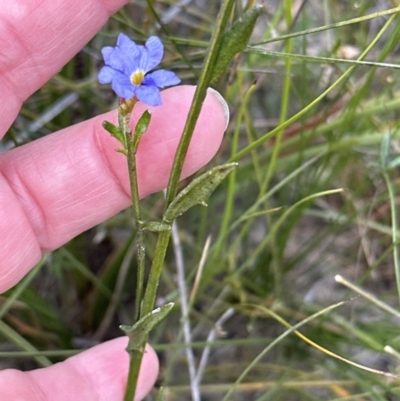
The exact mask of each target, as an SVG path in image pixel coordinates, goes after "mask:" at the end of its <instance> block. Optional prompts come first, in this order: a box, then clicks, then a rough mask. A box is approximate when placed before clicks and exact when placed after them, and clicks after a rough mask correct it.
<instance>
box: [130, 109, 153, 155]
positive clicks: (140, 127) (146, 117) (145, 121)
mask: <svg viewBox="0 0 400 401" xmlns="http://www.w3.org/2000/svg"><path fill="white" fill-rule="evenodd" d="M150 120H151V112H150V111H149V110H146V111H145V112H144V113H143V114H142V116H141V117H140V118H139V121H138V122H137V124H136V127H135V136H134V137H133V149H134V152H135V153H136V151H137V148H138V146H139V141H140V138H141V136H142V135H143V134H144V133H145V132H146V131H147V128H149V124H150Z"/></svg>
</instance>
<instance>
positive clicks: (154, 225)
mask: <svg viewBox="0 0 400 401" xmlns="http://www.w3.org/2000/svg"><path fill="white" fill-rule="evenodd" d="M144 229H145V230H148V231H151V232H153V233H160V232H162V231H170V230H171V224H167V223H163V222H161V221H149V222H148V223H147V224H146V225H145V226H144Z"/></svg>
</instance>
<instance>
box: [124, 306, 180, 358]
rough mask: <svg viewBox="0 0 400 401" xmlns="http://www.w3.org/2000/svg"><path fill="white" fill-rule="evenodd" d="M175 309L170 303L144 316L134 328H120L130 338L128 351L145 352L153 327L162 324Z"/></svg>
mask: <svg viewBox="0 0 400 401" xmlns="http://www.w3.org/2000/svg"><path fill="white" fill-rule="evenodd" d="M173 307H174V303H173V302H170V303H168V304H166V305H163V306H161V307H160V308H157V309H154V310H153V311H152V312H150V313H148V314H147V315H145V316H143V317H142V318H141V319H140V320H139V321H138V322H136V323H135V324H134V325H133V326H125V325H121V326H119V327H120V329H121V330H122V331H124V332H125V334H126V335H127V336H128V337H129V342H128V346H127V347H126V350H127V351H128V352H130V351H139V352H144V347H145V345H146V342H147V337H148V336H149V333H150V331H151V330H152V329H153V327H154V326H155V325H156V324H158V323H159V322H161V320H163V319H164V318H165V316H167V315H168V313H169V312H170V311H171V309H172V308H173Z"/></svg>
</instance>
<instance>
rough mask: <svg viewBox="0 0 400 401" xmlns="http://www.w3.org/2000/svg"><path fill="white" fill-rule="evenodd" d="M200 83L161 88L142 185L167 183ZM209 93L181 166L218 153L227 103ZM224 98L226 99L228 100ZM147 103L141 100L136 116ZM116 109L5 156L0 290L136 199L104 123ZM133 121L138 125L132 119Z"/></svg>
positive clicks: (0, 173) (141, 163) (143, 157)
mask: <svg viewBox="0 0 400 401" xmlns="http://www.w3.org/2000/svg"><path fill="white" fill-rule="evenodd" d="M194 91H195V88H194V87H190V86H180V87H175V88H171V89H168V90H165V91H163V92H162V98H163V104H162V106H158V107H152V108H150V109H151V111H152V119H151V123H150V126H149V129H148V131H147V132H146V133H145V134H144V136H143V137H142V140H141V142H140V145H139V150H138V154H137V172H138V181H139V192H140V195H141V196H146V195H148V194H150V193H153V192H156V191H158V190H160V189H162V188H165V186H166V185H167V182H168V177H169V173H170V170H171V166H172V162H173V158H174V155H175V151H176V148H177V144H178V141H179V139H180V136H181V134H182V130H183V127H184V124H185V120H186V116H187V114H188V111H189V108H190V104H191V101H192V99H193V95H194ZM221 99H222V98H221V97H220V95H218V96H216V95H214V94H212V93H208V95H207V97H206V100H205V102H204V104H203V108H202V112H201V113H200V117H199V120H198V123H197V125H196V129H195V132H194V135H193V140H192V142H191V145H190V148H189V152H188V155H187V158H186V161H185V164H184V168H183V174H182V175H183V177H187V176H188V175H191V174H193V173H194V172H195V171H196V170H198V169H199V168H200V167H202V166H203V165H205V164H206V163H207V162H208V161H209V160H210V159H211V158H212V157H213V156H214V154H215V153H216V151H217V150H218V148H219V145H220V143H221V140H222V136H223V132H224V129H225V126H226V123H227V114H226V108H225V106H226V103H224V101H223V99H222V100H221ZM223 104H225V106H223ZM144 110H145V106H144V105H142V104H138V105H137V107H135V111H134V113H133V116H132V120H133V121H135V120H137V119H138V117H139V116H140V115H141V113H142V112H143V111H144ZM105 118H106V119H107V120H110V121H114V122H115V120H116V113H115V112H111V113H109V114H107V115H105V116H104V115H103V116H99V117H96V118H93V119H91V120H89V121H85V122H83V123H81V124H78V125H76V126H73V127H69V128H67V129H64V130H62V131H59V132H58V133H56V134H52V135H49V136H47V137H44V138H42V139H39V140H37V141H34V142H32V143H29V144H27V145H24V146H22V147H20V148H16V149H14V150H12V151H10V152H7V153H5V154H3V155H0V211H1V213H2V216H1V218H0V232H1V233H6V235H2V236H0V249H1V250H2V255H1V258H0V293H1V292H2V291H4V290H6V289H8V288H10V287H11V286H12V285H14V284H15V283H16V282H17V281H18V280H19V279H21V277H22V276H23V275H25V274H26V272H27V271H28V270H29V269H30V268H31V267H32V266H33V265H34V264H35V263H37V262H38V260H39V259H40V257H41V254H42V252H47V251H50V250H53V249H55V248H58V247H59V246H61V245H62V244H64V243H65V242H67V241H68V240H69V239H71V238H73V237H74V236H76V235H77V234H79V233H81V232H83V231H85V230H87V229H89V228H90V227H93V226H94V225H96V224H98V223H100V222H102V221H104V220H106V219H107V218H109V217H111V216H113V215H114V214H116V213H118V212H119V211H121V210H122V209H124V208H126V207H128V206H129V204H130V196H129V194H130V190H129V181H128V170H127V162H126V157H125V156H123V155H122V154H120V153H117V152H115V149H116V148H118V147H120V145H119V143H118V142H117V141H116V140H115V139H114V138H112V137H111V136H110V135H109V134H108V133H107V132H106V131H104V129H103V128H102V126H101V123H102V121H103V120H104V119H105ZM134 124H135V123H134V122H133V123H132V126H134Z"/></svg>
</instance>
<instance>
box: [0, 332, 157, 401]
mask: <svg viewBox="0 0 400 401" xmlns="http://www.w3.org/2000/svg"><path fill="white" fill-rule="evenodd" d="M126 345H127V339H126V338H125V337H124V338H118V339H115V340H112V341H108V342H106V343H104V344H101V345H98V346H96V347H93V348H91V349H90V350H88V351H84V352H82V353H81V354H78V355H76V356H73V357H72V358H69V359H67V360H66V361H64V362H61V363H57V364H55V365H53V366H51V367H48V368H43V369H38V370H34V371H31V372H20V371H18V370H13V369H7V370H4V371H1V372H0V400H9V401H12V400H24V401H49V400H51V401H67V400H96V401H109V400H115V401H118V400H120V401H122V400H123V394H124V390H125V386H126V380H127V368H128V353H127V352H126V351H125V349H124V348H125V347H126ZM157 375H158V359H157V356H156V354H155V352H154V350H153V349H152V348H151V347H149V346H147V347H146V351H145V353H144V356H143V360H142V365H141V370H140V375H139V381H138V390H137V392H136V397H135V400H136V401H138V400H142V399H143V398H144V397H145V396H146V394H147V393H148V392H149V391H150V390H151V388H152V387H153V385H154V383H155V381H156V378H157Z"/></svg>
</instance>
